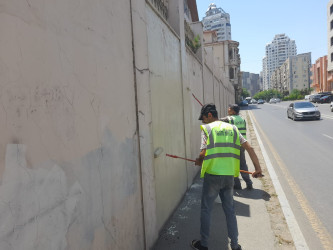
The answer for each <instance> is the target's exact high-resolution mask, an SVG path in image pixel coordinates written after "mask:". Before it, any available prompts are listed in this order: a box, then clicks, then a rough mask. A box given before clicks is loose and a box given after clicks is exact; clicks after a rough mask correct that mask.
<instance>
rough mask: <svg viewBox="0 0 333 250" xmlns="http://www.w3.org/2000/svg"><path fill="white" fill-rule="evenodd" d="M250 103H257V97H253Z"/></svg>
mask: <svg viewBox="0 0 333 250" xmlns="http://www.w3.org/2000/svg"><path fill="white" fill-rule="evenodd" d="M250 103H251V104H257V103H258V102H257V100H256V99H252V100H251V101H250Z"/></svg>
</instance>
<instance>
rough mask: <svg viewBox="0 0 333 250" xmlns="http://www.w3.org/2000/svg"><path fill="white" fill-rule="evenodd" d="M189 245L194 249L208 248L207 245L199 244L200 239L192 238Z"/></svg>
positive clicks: (206, 249)
mask: <svg viewBox="0 0 333 250" xmlns="http://www.w3.org/2000/svg"><path fill="white" fill-rule="evenodd" d="M190 245H191V247H192V248H193V249H196V250H208V247H204V246H201V242H200V240H192V242H191V244H190Z"/></svg>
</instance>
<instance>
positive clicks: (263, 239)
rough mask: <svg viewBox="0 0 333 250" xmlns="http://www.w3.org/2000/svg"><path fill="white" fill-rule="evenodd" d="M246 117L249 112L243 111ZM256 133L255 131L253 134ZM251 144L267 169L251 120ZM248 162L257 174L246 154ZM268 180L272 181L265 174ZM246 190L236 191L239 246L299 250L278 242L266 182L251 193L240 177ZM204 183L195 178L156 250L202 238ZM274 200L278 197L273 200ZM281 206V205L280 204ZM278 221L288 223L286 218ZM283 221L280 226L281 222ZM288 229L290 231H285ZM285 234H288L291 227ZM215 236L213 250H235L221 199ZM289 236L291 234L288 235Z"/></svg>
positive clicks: (257, 249)
mask: <svg viewBox="0 0 333 250" xmlns="http://www.w3.org/2000/svg"><path fill="white" fill-rule="evenodd" d="M243 116H245V117H246V116H247V113H246V112H244V111H243ZM251 131H252V132H251ZM247 134H248V141H249V142H250V143H251V145H253V147H254V148H255V150H256V153H257V155H258V157H259V159H260V161H261V167H262V168H263V170H265V163H264V162H262V156H261V152H260V147H258V144H257V143H256V138H255V136H256V135H255V134H254V133H253V129H252V128H251V123H249V119H248V132H247ZM246 160H247V164H248V167H249V171H254V166H253V164H252V162H251V160H250V158H249V156H248V154H247V153H246ZM264 173H265V177H264V178H268V179H269V178H270V177H269V174H268V173H267V172H266V171H264ZM240 180H241V184H242V187H243V190H235V191H234V200H235V212H236V216H237V222H238V231H239V244H240V245H241V246H242V248H243V249H245V250H270V249H295V248H294V246H293V244H292V243H291V244H289V245H283V243H282V244H279V243H277V238H279V235H276V234H275V231H274V230H273V229H272V228H274V226H272V222H271V218H270V214H269V212H268V211H267V207H266V204H265V202H266V201H270V199H271V198H272V197H271V195H270V194H269V193H267V192H266V191H264V188H263V183H264V184H265V183H266V181H265V182H263V181H261V180H260V179H254V178H252V180H253V189H252V190H247V189H246V188H245V187H246V184H245V182H244V181H243V180H242V178H241V177H240ZM202 183H203V180H202V179H200V178H199V177H197V178H195V180H194V183H193V184H192V186H191V188H190V189H189V190H188V191H187V192H186V194H185V196H184V199H183V201H182V202H181V204H180V205H179V207H178V208H177V209H176V211H175V212H174V214H173V215H172V216H171V218H170V219H169V221H168V222H167V223H166V225H165V226H164V228H163V229H162V231H161V232H160V237H159V239H158V240H157V242H156V244H155V246H154V247H153V249H154V250H166V249H168V250H170V249H179V250H184V249H192V248H191V247H190V242H191V241H192V240H193V239H200V201H201V190H202ZM265 185H266V184H265ZM273 198H274V197H273ZM278 205H279V204H278ZM279 216H280V217H279V218H277V219H278V220H279V221H280V222H281V221H282V222H283V221H284V217H283V215H279ZM280 222H279V223H280ZM285 228H286V229H285ZM285 228H283V229H282V230H283V231H286V230H287V231H288V227H287V226H286V227H285ZM210 231H211V233H210V241H209V249H210V250H215V249H216V250H217V249H219V250H227V249H231V248H230V244H229V239H228V234H227V228H226V221H225V216H224V212H223V209H222V206H221V201H220V200H219V198H218V199H217V200H216V201H215V205H214V208H213V211H212V222H211V230H210ZM287 234H290V233H289V232H287Z"/></svg>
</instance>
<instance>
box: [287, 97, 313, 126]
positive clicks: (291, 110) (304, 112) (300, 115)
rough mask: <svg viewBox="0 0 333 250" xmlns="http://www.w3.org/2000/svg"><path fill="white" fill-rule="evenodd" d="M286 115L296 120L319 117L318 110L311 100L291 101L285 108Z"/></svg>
mask: <svg viewBox="0 0 333 250" xmlns="http://www.w3.org/2000/svg"><path fill="white" fill-rule="evenodd" d="M287 117H288V118H291V119H293V120H294V121H296V120H301V119H317V120H319V119H320V111H319V110H318V109H317V107H316V106H315V105H313V104H312V103H311V102H306V101H304V102H293V103H291V104H290V105H289V107H288V110H287Z"/></svg>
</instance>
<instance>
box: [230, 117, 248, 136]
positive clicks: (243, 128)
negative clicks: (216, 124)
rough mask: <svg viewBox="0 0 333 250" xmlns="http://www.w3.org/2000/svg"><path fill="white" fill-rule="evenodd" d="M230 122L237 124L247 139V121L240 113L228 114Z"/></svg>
mask: <svg viewBox="0 0 333 250" xmlns="http://www.w3.org/2000/svg"><path fill="white" fill-rule="evenodd" d="M228 120H229V123H231V124H233V125H235V126H236V127H237V128H238V130H239V132H240V133H241V134H242V136H243V137H244V138H245V139H246V122H245V120H244V119H243V118H242V117H241V116H239V115H232V116H228Z"/></svg>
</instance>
